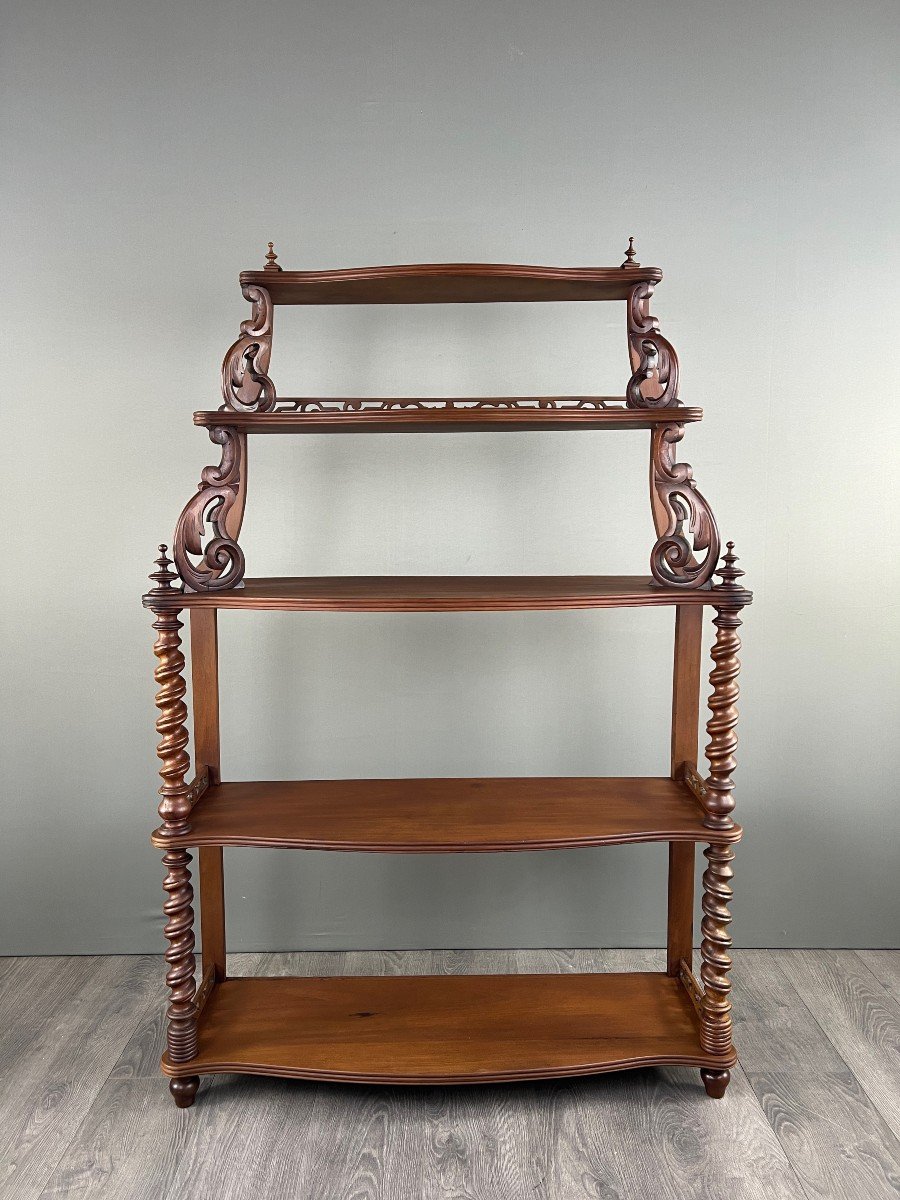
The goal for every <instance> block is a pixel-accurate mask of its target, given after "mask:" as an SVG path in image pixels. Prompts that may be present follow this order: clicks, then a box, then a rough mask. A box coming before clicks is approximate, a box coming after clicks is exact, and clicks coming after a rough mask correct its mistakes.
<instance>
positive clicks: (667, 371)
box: [625, 281, 679, 408]
mask: <svg viewBox="0 0 900 1200" xmlns="http://www.w3.org/2000/svg"><path fill="white" fill-rule="evenodd" d="M655 286H656V285H655V283H653V282H652V281H642V282H641V283H637V284H635V286H634V287H633V288H632V289H631V294H630V295H629V297H628V353H629V356H630V358H631V369H632V371H633V372H634V374H633V375H632V376H631V378H630V379H629V381H628V386H627V387H626V389H625V402H626V405H627V406H628V408H675V407H677V405H678V403H679V400H678V355H677V354H676V353H675V347H674V346H673V345H672V343H671V342H670V341H669V340H668V339H667V338H664V337H663V335H662V334H661V333H660V332H659V322H658V321H657V319H656V317H654V316H652V315H651V313H650V297H651V296H652V295H653V289H654V287H655Z"/></svg>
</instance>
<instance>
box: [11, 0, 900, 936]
mask: <svg viewBox="0 0 900 1200" xmlns="http://www.w3.org/2000/svg"><path fill="white" fill-rule="evenodd" d="M4 8H5V11H4V17H3V35H4V36H3V56H4V59H3V97H2V99H3V103H2V119H3V122H4V129H5V132H4V164H5V169H4V174H5V183H4V188H5V197H6V198H5V206H4V212H5V215H4V218H3V221H2V237H3V240H4V247H3V252H2V253H3V258H2V262H3V285H4V290H5V291H6V293H7V304H6V306H5V307H6V317H5V329H4V352H5V355H6V363H7V366H6V369H5V371H4V382H5V388H4V404H3V415H4V429H3V453H4V460H5V462H4V471H3V488H4V493H5V499H4V512H5V515H6V521H7V524H6V526H5V530H4V539H3V542H4V545H3V559H4V565H5V567H6V572H5V579H4V582H3V588H4V608H3V622H4V626H5V633H6V634H7V635H8V645H7V648H6V651H5V658H4V667H3V676H4V688H3V695H2V705H3V709H4V728H5V731H6V735H5V739H4V748H3V755H4V761H3V766H2V778H3V799H2V812H0V821H2V829H3V838H2V851H0V853H2V912H0V920H2V922H3V930H2V942H0V949H2V950H3V951H5V952H13V953H30V952H34V953H48V952H54V951H68V952H82V951H136V950H152V949H157V948H159V947H160V945H161V935H160V920H159V913H160V902H161V891H160V887H159V884H160V879H161V870H160V866H159V863H158V856H157V854H156V852H155V851H153V850H152V849H151V848H150V846H149V844H148V834H149V831H150V829H151V826H152V824H153V818H154V804H155V787H156V782H157V781H156V776H155V757H154V753H153V749H154V744H155V736H154V732H153V719H154V715H155V710H154V708H153V704H152V696H153V686H152V679H151V669H152V665H153V659H152V657H151V653H150V646H151V641H152V636H151V631H150V628H149V624H150V623H149V620H148V616H147V614H146V613H144V612H143V611H142V609H141V607H140V602H139V597H140V594H141V592H142V591H143V590H144V587H145V577H146V574H147V572H148V571H149V570H150V569H151V566H152V559H153V557H154V547H155V546H156V544H157V542H159V541H160V540H169V539H170V531H171V529H172V527H173V524H174V520H175V517H176V515H177V513H178V511H179V509H180V507H181V505H182V504H183V502H184V501H185V500H186V499H187V498H188V497H189V496H190V495H191V494H192V492H193V489H194V486H195V483H196V480H197V478H198V474H199V471H200V468H201V467H202V466H203V465H204V464H206V463H208V462H213V461H217V455H214V456H212V457H211V450H210V447H209V444H208V442H207V440H206V438H205V436H204V435H203V434H202V433H201V432H200V431H198V430H194V429H193V427H192V425H191V416H190V414H191V412H192V411H193V410H194V409H195V408H200V407H213V406H216V405H217V404H218V403H219V400H218V396H217V372H218V367H219V362H220V360H221V356H222V354H223V352H224V350H225V349H226V347H227V346H228V344H229V343H230V341H231V340H232V338H233V336H234V335H235V333H236V332H237V325H238V322H239V320H241V319H243V318H244V316H245V315H246V305H245V304H244V302H243V301H242V300H241V298H240V294H239V291H238V288H237V272H238V270H239V269H241V268H246V267H254V266H260V265H261V264H262V254H263V251H264V249H265V242H266V240H267V239H269V238H273V239H274V240H275V242H276V245H277V248H278V250H279V252H280V254H281V260H282V262H283V263H284V264H285V265H286V266H288V267H294V268H301V267H308V268H313V267H340V266H351V265H359V264H365V263H381V262H416V261H426V262H427V261H438V262H441V261H448V260H449V261H452V260H473V259H474V260H486V261H499V262H538V263H555V264H580V263H617V262H618V261H619V260H620V256H621V253H622V249H623V246H624V244H625V238H626V236H627V235H628V234H631V233H633V234H635V235H636V237H637V245H638V249H639V252H640V257H641V259H642V260H643V261H644V262H653V263H659V264H660V265H661V266H662V267H663V268H664V270H665V272H666V281H665V282H664V284H663V285H662V286H661V288H660V289H659V290H658V293H657V302H656V306H655V310H656V311H657V313H658V314H659V316H660V318H661V320H662V323H663V329H664V331H665V332H666V333H667V334H668V336H669V337H671V339H672V340H673V342H674V344H675V345H676V347H677V348H678V351H679V353H680V355H681V358H682V364H683V379H684V384H683V396H684V398H685V400H686V402H687V403H690V404H701V405H704V406H705V407H706V410H707V420H706V422H705V423H704V424H703V426H701V427H699V428H692V429H690V430H689V432H688V437H687V439H686V443H685V446H686V455H685V457H687V458H689V459H690V461H691V462H692V463H693V464H694V469H695V474H696V476H697V478H698V480H699V482H700V484H701V486H702V488H703V489H704V491H705V492H706V494H707V495H708V496H709V497H710V498H711V500H712V502H713V506H714V509H715V512H716V514H717V516H718V518H719V522H720V525H721V527H722V529H723V532H724V533H725V535H726V536H729V537H734V538H735V539H736V540H737V542H738V548H739V551H740V553H741V555H742V561H743V565H744V566H745V567H746V569H747V582H748V583H749V584H750V586H752V587H754V588H755V589H756V592H757V597H758V599H757V601H756V603H755V604H754V605H753V607H752V609H751V610H749V612H748V614H747V622H746V626H745V634H746V636H745V639H744V646H745V652H744V674H743V699H742V708H743V719H742V731H741V736H742V742H741V750H740V768H739V772H738V782H739V791H738V805H739V813H738V815H739V817H740V819H741V820H742V821H743V823H744V824H745V826H746V828H747V831H748V833H747V838H746V842H745V844H744V846H743V847H742V849H741V851H740V855H739V859H738V863H737V888H738V890H737V900H736V903H735V913H736V921H735V926H734V931H735V935H736V939H737V941H738V942H739V943H742V944H761V945H858V946H879V945H896V944H897V933H898V927H900V922H898V918H900V897H898V888H897V847H898V844H900V839H898V833H900V829H898V806H897V803H896V796H895V794H894V791H895V789H894V787H893V785H892V783H891V768H892V767H893V765H894V760H895V758H896V754H895V750H896V717H897V698H898V689H897V666H898V661H897V637H896V617H895V613H896V594H897V593H896V588H897V582H898V581H897V572H896V561H897V555H896V549H897V527H896V513H897V493H896V478H897V470H896V454H897V444H898V429H897V404H896V396H895V391H896V383H895V370H894V368H893V364H892V351H893V348H894V346H895V345H896V330H897V316H898V305H897V298H898V297H897V284H896V277H897V270H896V268H897V265H898V264H897V256H896V250H897V241H896V232H897V230H896V215H897V209H896V191H897V184H898V171H897V166H898V159H897V153H896V152H897V144H896V129H895V126H896V111H897V107H896V106H897V96H896V83H897V70H896V58H897V53H898V44H897V43H898V38H897V34H898V22H897V10H896V6H895V5H894V4H893V3H888V2H885V3H876V2H874V0H863V2H862V3H856V4H853V5H850V4H847V3H837V2H829V3H821V2H817V3H790V2H789V3H787V4H785V3H783V2H782V0H778V2H774V0H773V2H766V3H758V4H738V3H720V4H712V3H701V2H692V3H661V2H660V3H655V4H648V3H636V2H634V0H629V2H628V3H602V4H601V3H591V2H589V0H580V2H579V0H555V2H554V3H552V4H551V3H546V2H538V0H529V2H525V3H522V2H521V0H517V2H511V0H510V2H496V0H494V2H487V3H485V2H484V0H479V2H477V3H476V2H475V0H472V2H471V3H459V2H456V0H443V2H440V3H438V2H437V0H433V2H431V3H426V2H420V3H412V2H409V0H407V2H405V3H401V2H399V0H376V2H374V3H363V2H362V0H360V2H358V3H344V2H334V0H315V2H306V3H302V2H298V0H295V2H293V3H286V2H282V3H267V4H258V5H247V4H246V3H244V4H237V3H218V4H216V3H213V2H210V0H208V2H206V3H203V4H184V3H182V2H180V0H179V2H177V3H176V2H172V3H163V2H162V0H144V2H143V3H140V4H138V3H122V2H121V0H115V2H113V0H109V2H106V3H101V2H85V0H73V2H70V3H63V2H62V0H59V2H57V3H48V2H45V0H28V2H27V3H26V2H24V0H22V2H20V3H16V4H7V5H5V6H4ZM623 319H624V314H623V312H622V311H621V310H620V307H619V306H613V305H608V306H604V307H603V308H602V309H600V308H597V307H593V306H588V305H585V306H577V307H576V308H575V311H562V310H558V309H557V307H556V306H547V307H540V306H534V307H532V308H525V307H515V306H511V307H510V308H508V309H504V308H496V309H490V310H485V311H481V310H478V309H474V308H464V309H461V310H445V309H430V310H428V311H419V312H416V311H412V310H407V311H403V310H398V311H392V310H388V309H382V310H371V311H365V310H358V311H351V312H339V311H336V310H335V311H325V312H318V313H317V312H314V311H307V312H301V311H294V312H289V313H286V314H285V315H284V317H283V319H282V320H281V322H280V326H279V328H278V331H277V339H276V349H275V355H274V357H273V365H272V372H273V375H274V377H275V379H276V383H277V384H278V385H279V387H280V389H281V390H282V392H284V393H285V394H291V393H293V394H297V393H298V392H300V393H302V392H304V391H305V392H307V393H308V394H309V393H311V394H315V392H316V390H321V391H322V392H323V393H325V394H328V393H331V394H341V393H342V392H343V393H344V394H347V393H349V394H353V393H357V394H361V393H366V392H368V393H370V394H375V395H378V394H388V395H389V394H391V393H392V392H394V393H397V394H402V393H403V392H407V393H413V394H415V393H419V394H423V393H426V394H427V393H433V394H440V393H441V392H444V393H445V394H465V393H470V394H479V393H482V394H490V393H491V392H492V391H495V392H500V393H504V392H506V393H514V392H517V391H518V392H524V393H525V394H528V393H532V394H533V393H540V392H541V391H549V392H564V391H588V392H589V391H594V390H599V391H601V392H602V391H617V390H621V387H622V383H623V380H624V378H625V374H626V363H625V354H624V343H623V325H622V322H623ZM645 443H646V435H644V434H641V433H633V434H622V435H619V436H613V435H603V434H584V435H567V434H550V435H545V436H539V435H534V434H521V435H509V436H507V437H504V438H494V439H491V438H490V437H486V436H481V435H471V436H462V435H455V436H428V437H416V438H412V437H410V438H377V437H376V438H369V439H365V438H355V437H353V438H350V437H348V438H342V439H340V440H338V439H329V438H319V439H307V440H302V441H298V442H297V443H291V442H289V441H287V440H285V439H259V440H257V442H256V443H254V445H253V446H252V453H253V462H252V470H251V491H250V505H249V511H248V518H247V522H246V531H245V535H244V537H243V539H242V540H243V542H244V545H245V546H246V549H247V553H248V558H249V562H250V571H251V573H252V574H266V573H285V574H286V573H292V572H294V573H309V574H318V573H322V574H326V573H380V572H384V573H391V572H401V573H403V572H406V573H416V572H423V573H425V572H436V573H440V572H447V573H495V572H508V573H520V572H525V573H543V572H551V573H553V572H562V573H564V572H585V571H588V572H589V571H600V572H603V571H620V570H621V571H643V570H645V569H646V567H645V563H646V557H647V553H648V550H649V546H650V540H651V530H650V520H649V512H648V504H647V499H646V491H645V472H646V444H645ZM670 637H671V614H669V613H662V612H661V613H656V612H641V611H635V612H628V611H623V612H608V613H602V612H601V613H574V614H566V613H561V614H540V613H532V614H518V615H507V616H504V615H497V614H467V615H457V616H453V615H441V614H432V615H419V616H416V615H399V616H398V615H392V616H379V615H358V616H342V615H339V614H332V615H317V614H313V615H308V616H296V615H291V614H274V615H254V614H234V615H232V616H229V617H228V618H227V619H223V622H222V653H223V659H224V682H225V689H226V691H225V700H224V745H225V755H224V767H225V770H226V772H227V774H228V775H229V776H231V777H232V778H241V777H244V778H254V777H257V778H258V777H262V778H266V777H269V778H279V777H291V776H294V775H311V776H317V775H318V776H342V775H350V776H352V775H358V774H363V775H412V776H416V775H426V774H434V775H453V774H486V775H491V774H508V773H523V774H580V773H657V772H659V773H661V772H663V771H664V770H665V768H666V744H667V719H668V713H667V707H668V701H667V690H668V686H669V672H668V663H669V658H670V653H671V650H670ZM663 861H664V849H663V848H661V847H643V848H633V849H612V850H605V851H578V852H574V853H570V854H563V853H547V854H533V855H506V856H502V855H501V856H474V857H470V858H440V857H438V858H433V857H427V858H401V859H395V860H392V859H390V858H388V857H368V856H352V855H326V854H306V855H299V854H297V855H294V856H290V855H287V854H281V853H276V852H266V851H235V852H232V853H230V854H229V855H227V856H226V863H227V870H228V877H229V884H228V904H229V917H230V920H231V923H232V938H231V944H232V946H233V947H234V948H239V947H243V948H260V947H271V948H290V947H311V946H315V947H346V946H360V947H363V946H427V945H453V946H464V945H487V946H492V945H498V944H508V945H548V944H549V945H556V944H574V945H578V944H600V945H604V944H606V945H615V944H625V945H637V944H642V945H643V944H650V945H653V944H658V943H659V942H660V941H661V939H662V935H663V929H664V909H663V900H664V879H663V872H662V865H663Z"/></svg>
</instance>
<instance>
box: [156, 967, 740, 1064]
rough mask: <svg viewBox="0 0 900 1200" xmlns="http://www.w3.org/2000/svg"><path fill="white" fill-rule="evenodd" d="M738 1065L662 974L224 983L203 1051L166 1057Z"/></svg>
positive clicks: (204, 1018) (208, 1013)
mask: <svg viewBox="0 0 900 1200" xmlns="http://www.w3.org/2000/svg"><path fill="white" fill-rule="evenodd" d="M735 1061H736V1056H735V1055H734V1054H731V1055H730V1056H727V1057H726V1056H717V1055H711V1054H708V1053H706V1052H705V1051H704V1050H703V1049H702V1047H701V1045H700V1024H699V1018H698V1016H697V1012H696V1009H695V1008H694V1005H693V1002H692V1001H691V999H690V997H689V995H688V993H687V991H686V990H685V988H684V986H683V985H682V984H681V982H680V981H679V980H678V979H675V978H670V977H668V976H666V975H662V974H627V975H624V974H610V975H421V976H397V975H387V976H374V977H373V976H357V977H347V976H343V977H338V978H296V977H280V978H265V979H262V978H253V979H228V980H225V981H224V982H223V983H218V984H216V985H215V986H214V987H213V989H212V991H211V993H210V995H209V998H208V1000H207V1001H206V1004H205V1006H204V1008H203V1010H202V1011H201V1013H200V1019H199V1047H198V1053H197V1056H196V1057H195V1058H192V1059H191V1060H190V1061H189V1062H185V1063H177V1064H175V1063H170V1062H169V1060H168V1058H167V1057H166V1056H164V1057H163V1064H162V1065H163V1071H164V1072H165V1073H166V1074H167V1075H169V1076H190V1075H201V1074H215V1073H220V1072H230V1071H234V1072H240V1073H246V1074H251V1075H279V1076H288V1077H291V1078H295V1079H323V1080H330V1081H332V1082H347V1083H349V1082H353V1083H373V1084H412V1085H416V1084H418V1085H444V1084H469V1083H493V1082H502V1081H511V1080H519V1079H552V1078H559V1077H565V1076H572V1075H596V1074H600V1073H602V1072H604V1071H617V1070H621V1069H623V1068H626V1067H642V1066H650V1065H683V1066H695V1067H712V1068H718V1069H727V1068H728V1067H730V1066H733V1065H734V1063H735Z"/></svg>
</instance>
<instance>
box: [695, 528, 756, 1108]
mask: <svg viewBox="0 0 900 1200" xmlns="http://www.w3.org/2000/svg"><path fill="white" fill-rule="evenodd" d="M736 562H737V556H736V555H735V554H734V543H733V542H729V543H728V549H727V551H726V553H725V555H724V566H723V567H722V569H721V570H720V571H719V572H718V574H719V576H720V577H721V579H722V583H721V584H718V585H717V586H716V587H715V588H713V594H714V596H715V599H714V600H713V604H714V607H715V610H716V616H715V619H714V621H713V624H714V625H715V626H716V640H715V644H714V645H713V647H712V651H711V654H712V659H713V669H712V671H711V672H710V677H709V678H710V683H711V684H712V694H711V695H710V698H709V708H710V718H709V721H708V722H707V725H706V730H707V733H708V734H709V744H708V746H707V748H706V756H707V758H708V760H709V776H708V778H707V780H706V796H705V799H704V806H705V809H706V816H705V819H704V824H705V825H706V826H707V827H708V828H709V829H710V830H713V831H715V830H719V831H721V832H723V833H725V832H729V833H730V831H731V830H733V829H734V827H735V823H734V819H733V817H732V812H733V810H734V796H733V792H734V782H733V780H732V774H733V772H734V769H735V767H736V765H737V764H736V762H735V757H734V751H735V749H736V747H737V735H736V733H735V727H736V725H737V718H738V712H737V698H738V685H737V677H738V673H739V671H740V660H739V659H738V651H739V650H740V648H741V642H740V638H739V637H738V635H737V630H738V629H739V628H740V625H741V610H742V608H743V605H744V602H745V597H744V593H743V589H742V588H740V587H739V585H738V582H737V581H738V579H739V577H740V576H741V575H743V571H741V570H740V569H739V568H738V567H736V566H735V563H736ZM703 853H704V856H705V858H706V861H707V864H708V865H707V867H706V870H705V871H704V873H703V902H702V907H703V920H702V922H701V925H700V932H701V936H702V940H701V943H700V955H701V958H702V960H703V962H702V967H701V969H700V978H701V980H702V982H703V989H704V994H703V1001H702V1004H701V1026H700V1043H701V1045H702V1047H703V1049H704V1050H706V1051H707V1052H708V1053H710V1054H718V1055H728V1054H730V1053H732V1050H733V1047H732V1040H731V997H730V993H731V977H730V972H731V966H732V963H731V935H730V932H729V926H730V925H731V909H730V904H731V899H732V894H733V893H732V888H731V882H732V878H733V871H732V867H731V864H732V861H733V859H734V850H733V849H732V846H731V843H730V842H728V841H717V840H712V841H711V842H710V844H709V846H707V848H706V849H705V850H704V852H703ZM701 1075H702V1077H703V1081H704V1084H705V1085H706V1090H707V1092H708V1093H709V1094H710V1095H711V1096H716V1097H719V1096H722V1095H723V1094H724V1092H725V1088H726V1087H727V1086H728V1081H729V1079H730V1073H729V1072H728V1071H716V1070H706V1069H704V1070H702V1071H701Z"/></svg>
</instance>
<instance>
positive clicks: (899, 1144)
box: [775, 951, 900, 1157]
mask: <svg viewBox="0 0 900 1200" xmlns="http://www.w3.org/2000/svg"><path fill="white" fill-rule="evenodd" d="M826 952H827V951H826ZM780 953H790V951H783V952H780ZM775 963H776V966H777V967H778V971H779V974H780V975H781V977H782V978H783V979H784V980H785V981H786V982H787V985H788V987H790V988H791V990H792V991H793V992H794V994H795V995H796V996H797V998H798V1000H799V1001H800V1003H801V1004H802V1005H803V1007H804V1008H805V1009H806V1011H807V1012H808V1013H809V1015H810V1017H811V1018H812V1020H813V1022H814V1023H815V1025H816V1026H817V1027H818V1029H819V1030H820V1031H821V1033H822V1036H823V1037H824V1038H825V1039H826V1041H827V1042H828V1044H829V1046H831V1048H832V1050H833V1051H834V1053H835V1055H836V1057H837V1058H838V1060H839V1061H840V1062H841V1064H842V1066H843V1067H844V1069H845V1071H846V1072H847V1074H848V1075H849V1077H850V1078H851V1079H852V1080H853V1082H854V1083H855V1084H856V1086H857V1087H858V1088H859V1091H860V1094H861V1095H863V1096H864V1097H865V1099H866V1102H867V1103H868V1104H869V1106H870V1107H871V1109H872V1112H874V1113H875V1114H876V1115H877V1116H878V1118H879V1120H880V1121H881V1122H882V1124H883V1125H884V1126H885V1129H886V1131H887V1134H888V1136H889V1137H890V1138H891V1140H892V1142H893V1145H894V1148H895V1150H896V1153H897V1156H898V1157H900V1139H898V1138H897V1137H896V1136H895V1134H894V1133H893V1131H892V1130H891V1129H890V1127H889V1125H888V1122H887V1119H886V1118H885V1115H884V1113H883V1112H882V1111H881V1108H880V1107H879V1105H878V1104H877V1103H876V1102H875V1100H874V1099H873V1098H872V1097H871V1096H870V1095H869V1093H868V1092H867V1091H866V1089H865V1087H864V1086H863V1083H862V1080H861V1079H860V1078H859V1077H858V1076H857V1074H856V1072H855V1071H854V1070H853V1068H852V1067H851V1065H850V1064H849V1063H848V1062H847V1059H846V1058H845V1057H844V1055H843V1054H842V1053H841V1051H840V1049H839V1048H838V1046H837V1044H836V1042H835V1040H834V1038H833V1037H832V1036H831V1035H830V1034H829V1032H828V1030H827V1029H826V1028H825V1026H824V1025H823V1024H822V1022H821V1021H820V1020H819V1018H818V1017H817V1016H816V1014H815V1013H814V1012H813V1010H812V1009H811V1008H810V1006H809V1004H808V1003H807V1002H806V999H805V998H804V996H803V993H802V992H801V991H800V990H799V988H798V987H797V986H796V984H795V983H794V982H793V980H792V979H791V978H790V977H789V976H788V975H787V973H786V972H785V971H784V970H783V968H782V966H781V963H780V961H779V960H778V957H777V955H776V958H775Z"/></svg>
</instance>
